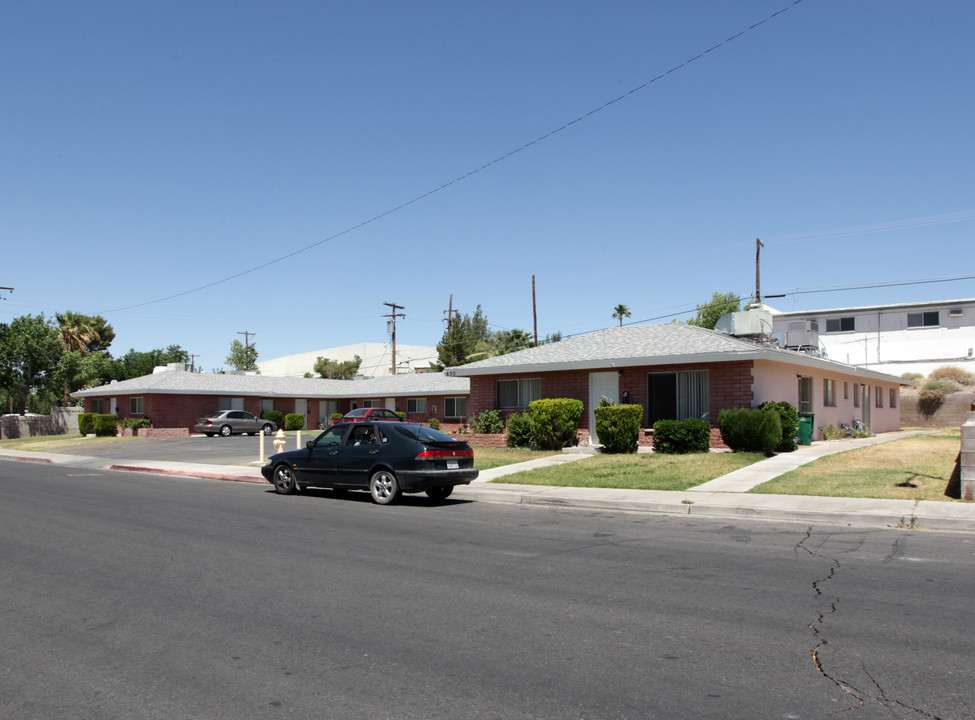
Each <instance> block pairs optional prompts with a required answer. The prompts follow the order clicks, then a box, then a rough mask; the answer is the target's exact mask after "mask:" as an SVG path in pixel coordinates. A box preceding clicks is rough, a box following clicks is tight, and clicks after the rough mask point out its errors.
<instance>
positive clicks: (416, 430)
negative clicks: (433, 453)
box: [390, 424, 460, 442]
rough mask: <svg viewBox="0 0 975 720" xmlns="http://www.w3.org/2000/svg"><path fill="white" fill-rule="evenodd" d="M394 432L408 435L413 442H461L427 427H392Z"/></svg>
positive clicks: (404, 425)
mask: <svg viewBox="0 0 975 720" xmlns="http://www.w3.org/2000/svg"><path fill="white" fill-rule="evenodd" d="M390 427H392V428H393V429H394V430H396V432H398V433H402V434H403V435H406V437H408V438H412V439H413V440H419V441H420V442H460V441H459V440H457V439H456V438H452V437H450V435H448V434H447V433H442V432H440V431H439V430H434V429H433V428H429V427H427V426H426V425H406V424H403V425H391V426H390Z"/></svg>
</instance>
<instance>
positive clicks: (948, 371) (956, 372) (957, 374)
mask: <svg viewBox="0 0 975 720" xmlns="http://www.w3.org/2000/svg"><path fill="white" fill-rule="evenodd" d="M928 379H929V380H945V379H947V380H954V381H955V382H956V383H958V385H959V386H961V387H967V386H969V385H975V375H972V374H971V373H970V372H966V371H965V370H962V369H961V368H959V367H953V366H951V365H946V366H945V367H939V368H936V369H935V370H933V371H932V372H931V374H930V375H928Z"/></svg>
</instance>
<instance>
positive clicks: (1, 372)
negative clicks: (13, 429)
mask: <svg viewBox="0 0 975 720" xmlns="http://www.w3.org/2000/svg"><path fill="white" fill-rule="evenodd" d="M63 351H64V346H63V344H62V343H61V338H60V335H59V334H58V330H57V328H55V327H54V326H53V325H52V324H51V323H50V322H49V321H48V320H47V319H46V318H45V317H44V315H43V314H41V315H38V316H36V317H34V316H33V315H23V316H21V317H17V318H14V319H13V320H12V321H11V323H10V324H9V325H7V324H6V323H0V386H2V387H3V389H4V390H5V391H6V394H7V398H8V401H9V403H10V405H11V406H16V410H17V412H18V413H19V414H21V415H24V414H26V412H27V405H28V400H29V398H31V397H32V396H35V395H36V394H38V393H41V392H45V393H51V392H54V393H57V394H58V395H59V394H60V393H58V390H59V388H58V386H57V379H56V377H55V372H54V371H55V369H56V368H57V365H58V360H59V359H60V357H61V354H62V353H63Z"/></svg>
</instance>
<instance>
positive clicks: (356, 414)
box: [345, 408, 368, 417]
mask: <svg viewBox="0 0 975 720" xmlns="http://www.w3.org/2000/svg"><path fill="white" fill-rule="evenodd" d="M367 409H368V408H359V409H358V410H351V411H349V412H347V413H346V414H345V417H362V416H363V415H365V414H366V410H367Z"/></svg>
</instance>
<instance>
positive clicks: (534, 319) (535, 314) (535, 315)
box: [532, 274, 538, 347]
mask: <svg viewBox="0 0 975 720" xmlns="http://www.w3.org/2000/svg"><path fill="white" fill-rule="evenodd" d="M532 322H533V323H534V326H535V347H538V307H537V306H536V305H535V275H534V274H532Z"/></svg>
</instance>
